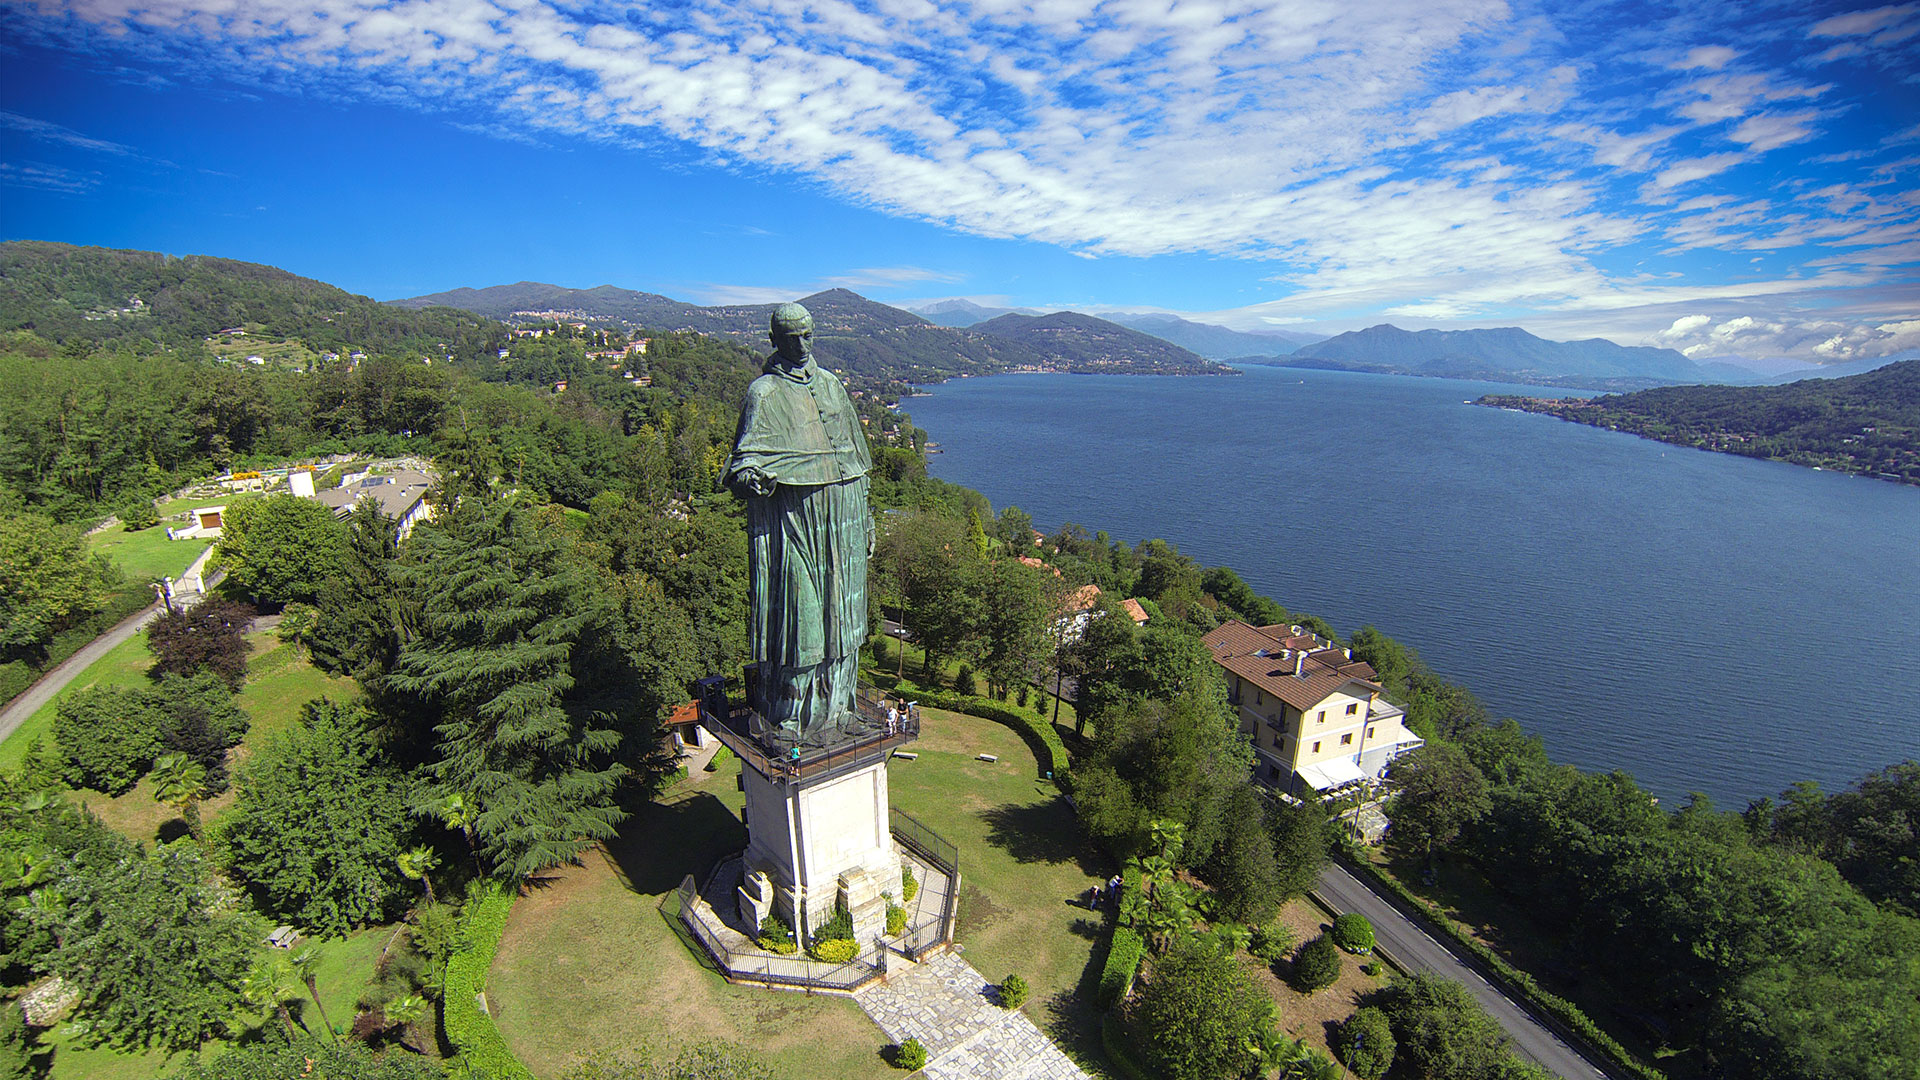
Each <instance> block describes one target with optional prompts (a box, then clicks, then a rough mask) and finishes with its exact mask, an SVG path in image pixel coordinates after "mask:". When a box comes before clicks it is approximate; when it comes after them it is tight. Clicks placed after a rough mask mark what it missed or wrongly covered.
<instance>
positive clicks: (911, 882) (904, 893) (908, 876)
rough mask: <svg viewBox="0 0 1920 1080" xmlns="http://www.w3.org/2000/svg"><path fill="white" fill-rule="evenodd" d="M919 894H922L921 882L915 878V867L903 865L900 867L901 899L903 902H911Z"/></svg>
mask: <svg viewBox="0 0 1920 1080" xmlns="http://www.w3.org/2000/svg"><path fill="white" fill-rule="evenodd" d="M919 895H920V882H918V881H917V880H915V879H914V876H913V867H911V866H902V867H901V868H900V901H901V903H905V904H911V903H913V898H914V897H916V896H919Z"/></svg>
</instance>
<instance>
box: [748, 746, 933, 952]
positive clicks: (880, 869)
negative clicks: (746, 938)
mask: <svg viewBox="0 0 1920 1080" xmlns="http://www.w3.org/2000/svg"><path fill="white" fill-rule="evenodd" d="M740 775H741V781H742V786H743V787H744V788H745V789H746V795H747V852H746V869H747V873H748V874H749V875H752V874H755V873H761V874H765V875H766V877H767V881H768V883H769V884H770V885H771V888H772V894H773V895H772V898H771V899H772V912H773V913H774V914H777V915H779V916H780V917H781V918H783V919H785V920H787V923H788V925H789V926H791V927H793V929H794V933H795V936H796V937H799V936H802V935H804V934H807V933H809V932H811V930H812V929H813V928H814V927H816V926H819V925H820V924H822V923H824V922H826V921H827V920H828V919H830V918H832V917H833V912H834V908H835V907H836V906H841V905H844V906H846V907H847V909H848V911H849V912H850V913H852V914H853V916H854V929H855V939H856V940H857V941H859V942H860V944H861V945H862V947H863V948H864V947H865V946H867V945H869V944H871V943H872V941H873V939H874V938H875V937H876V936H878V935H879V933H880V932H881V931H882V930H883V929H884V928H885V925H886V901H885V899H884V897H885V896H886V895H891V896H892V897H893V898H894V900H895V902H898V900H899V896H900V856H899V853H898V852H896V851H895V850H894V846H893V836H892V832H891V830H890V822H889V820H888V818H889V814H888V804H887V759H886V754H885V753H884V752H883V753H879V754H876V755H874V757H873V759H872V760H871V761H869V762H867V763H865V764H859V765H855V766H852V767H850V768H848V769H844V770H836V771H835V772H834V773H833V774H831V775H827V776H823V777H808V778H805V779H793V778H768V777H766V776H763V775H761V774H760V773H759V772H758V771H757V770H754V769H742V770H741V774H740ZM742 899H743V901H745V900H746V897H744V896H743V898H742ZM753 899H754V900H759V899H760V898H759V897H758V896H755V897H753ZM751 906H753V907H756V908H757V907H758V906H759V905H758V904H757V903H755V904H752V905H751ZM741 914H742V916H743V917H745V916H746V915H747V912H746V910H745V907H744V906H743V909H742V911H741Z"/></svg>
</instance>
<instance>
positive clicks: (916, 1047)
mask: <svg viewBox="0 0 1920 1080" xmlns="http://www.w3.org/2000/svg"><path fill="white" fill-rule="evenodd" d="M893 1067H894V1068H896V1069H905V1070H906V1071H908V1072H912V1071H914V1070H915V1069H924V1068H926V1067H927V1048H926V1047H924V1046H921V1045H920V1040H919V1039H908V1040H907V1041H906V1042H903V1043H901V1044H900V1045H899V1046H896V1047H894V1048H893Z"/></svg>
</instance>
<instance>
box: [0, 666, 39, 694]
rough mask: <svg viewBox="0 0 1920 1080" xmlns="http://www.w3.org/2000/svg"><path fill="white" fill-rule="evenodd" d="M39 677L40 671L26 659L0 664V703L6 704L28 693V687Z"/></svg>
mask: <svg viewBox="0 0 1920 1080" xmlns="http://www.w3.org/2000/svg"><path fill="white" fill-rule="evenodd" d="M39 678H40V673H39V672H37V671H35V670H33V668H32V667H30V666H28V665H27V663H26V662H25V661H22V660H9V661H8V662H6V663H4V664H0V704H5V703H6V702H9V701H12V700H13V699H14V698H17V697H19V696H20V695H21V694H24V693H26V692H27V687H29V686H32V685H33V684H34V681H35V680H37V679H39Z"/></svg>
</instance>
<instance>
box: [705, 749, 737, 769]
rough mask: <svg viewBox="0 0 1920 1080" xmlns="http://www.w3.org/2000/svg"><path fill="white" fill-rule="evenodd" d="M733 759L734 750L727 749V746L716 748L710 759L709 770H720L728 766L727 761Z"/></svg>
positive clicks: (708, 762)
mask: <svg viewBox="0 0 1920 1080" xmlns="http://www.w3.org/2000/svg"><path fill="white" fill-rule="evenodd" d="M732 760H733V751H731V750H729V749H727V748H726V747H725V746H722V747H720V749H718V750H715V751H714V752H713V757H712V758H710V759H708V761H707V771H708V772H719V771H720V770H721V769H722V768H725V767H726V764H727V762H729V761H732Z"/></svg>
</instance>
